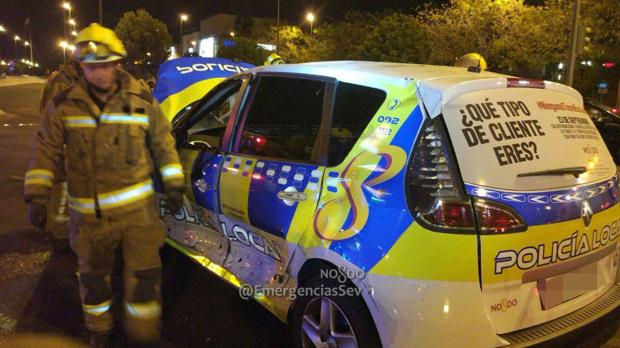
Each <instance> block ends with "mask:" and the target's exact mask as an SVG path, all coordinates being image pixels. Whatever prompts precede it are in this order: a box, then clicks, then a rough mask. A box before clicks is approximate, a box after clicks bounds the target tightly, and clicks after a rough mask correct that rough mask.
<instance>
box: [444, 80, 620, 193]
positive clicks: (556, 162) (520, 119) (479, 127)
mask: <svg viewBox="0 0 620 348" xmlns="http://www.w3.org/2000/svg"><path fill="white" fill-rule="evenodd" d="M443 117H444V120H445V123H446V125H447V128H448V132H449V134H450V138H451V141H452V144H453V147H454V151H455V153H456V156H457V159H458V162H459V166H460V170H461V174H462V176H463V181H465V182H468V183H472V184H477V185H481V186H487V187H495V188H501V189H508V190H516V191H523V190H526V191H527V190H542V189H549V188H557V187H568V186H574V185H577V184H586V183H590V182H596V181H601V180H605V179H608V178H609V177H611V176H613V175H614V173H615V171H616V168H615V165H614V163H613V161H612V159H611V156H610V155H609V152H608V150H607V148H606V147H605V144H604V142H603V140H602V138H601V136H600V134H599V132H598V131H597V129H596V127H595V126H594V124H593V123H592V120H590V117H588V114H587V113H586V112H585V110H584V109H583V105H582V104H581V101H580V100H577V99H575V98H574V97H571V96H570V95H567V94H564V93H561V92H559V91H555V90H548V89H535V88H502V89H489V90H480V91H476V92H471V93H467V94H464V95H461V96H459V97H457V98H455V99H453V100H452V101H450V102H449V103H448V104H447V105H446V106H445V107H444V113H443ZM568 168H581V169H585V170H586V171H585V172H584V173H583V174H580V175H578V176H575V175H570V174H564V175H548V174H545V175H540V174H537V175H532V176H526V175H524V174H527V173H530V174H531V173H537V172H541V171H555V170H559V169H564V170H566V169H568Z"/></svg>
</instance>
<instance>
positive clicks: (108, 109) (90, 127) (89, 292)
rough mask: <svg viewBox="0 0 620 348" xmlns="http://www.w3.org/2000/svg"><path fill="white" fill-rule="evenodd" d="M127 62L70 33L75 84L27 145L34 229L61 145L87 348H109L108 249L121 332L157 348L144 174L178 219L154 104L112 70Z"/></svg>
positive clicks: (154, 222)
mask: <svg viewBox="0 0 620 348" xmlns="http://www.w3.org/2000/svg"><path fill="white" fill-rule="evenodd" d="M125 56H126V51H125V48H124V47H123V44H122V42H121V41H120V40H119V39H118V38H117V37H116V35H115V34H114V32H113V31H112V30H110V29H108V28H104V27H102V26H100V25H98V24H91V25H90V26H88V27H87V28H85V29H83V30H81V31H80V32H79V33H78V36H77V40H76V58H77V60H78V61H79V65H80V67H81V70H82V76H81V77H80V78H79V80H78V81H77V82H76V83H74V84H73V85H72V86H71V87H70V88H68V89H67V90H65V91H63V92H62V93H60V94H58V95H56V96H55V97H54V98H53V99H52V100H51V101H50V102H48V103H47V105H46V107H45V111H44V113H43V120H42V123H41V127H40V129H39V131H38V132H37V134H36V136H35V138H34V141H33V146H32V147H33V149H32V150H33V155H32V158H31V161H30V163H29V169H28V172H27V173H26V180H25V200H26V202H27V203H28V204H29V209H28V216H29V219H30V222H31V223H32V224H33V225H35V226H36V227H39V228H41V227H43V226H44V225H45V220H46V207H45V205H46V204H47V203H48V201H49V197H50V187H51V186H52V183H53V180H54V170H55V168H56V167H57V164H58V160H59V158H60V157H61V154H62V151H63V145H65V144H66V152H65V154H66V175H67V184H68V192H69V197H68V201H69V216H70V226H71V228H70V232H69V235H70V242H71V247H72V248H73V250H74V251H75V253H76V254H77V256H78V274H79V285H80V296H81V299H82V307H83V312H84V320H85V326H86V328H87V329H88V330H89V332H90V341H91V345H93V346H108V345H110V342H111V331H112V328H113V318H112V313H111V310H110V309H111V304H112V303H111V300H112V293H111V290H110V273H111V270H112V264H113V259H114V250H115V249H116V248H117V247H118V246H120V247H121V249H122V250H123V258H124V265H125V269H124V273H123V275H124V277H123V278H124V284H125V286H124V301H123V304H122V305H123V308H124V313H125V320H124V323H125V331H126V333H127V336H128V338H129V339H130V340H131V341H132V342H135V343H136V344H139V345H148V344H157V343H158V342H159V340H160V335H159V322H160V313H161V305H160V302H159V287H160V282H161V260H160V257H159V249H160V247H161V246H162V245H163V242H164V236H165V232H164V226H163V223H162V221H161V220H160V219H159V214H158V212H157V209H156V202H155V197H154V189H153V182H152V180H151V174H152V172H153V169H152V168H156V169H157V170H158V171H159V173H160V175H161V177H162V181H163V183H164V186H165V193H166V196H167V199H166V205H167V207H168V209H169V210H170V212H171V213H175V212H177V211H178V210H179V209H180V207H181V205H182V200H183V198H182V197H183V194H182V192H183V191H182V188H183V172H182V168H181V165H180V164H179V157H178V154H177V152H176V150H175V147H174V139H173V138H172V136H171V134H170V124H169V123H168V121H167V120H166V118H165V117H164V116H163V114H162V112H161V110H160V109H159V105H158V104H157V102H156V101H155V100H154V99H153V97H152V96H151V93H150V91H148V90H145V89H144V88H143V87H142V85H141V84H139V83H138V82H137V80H135V79H134V78H133V77H132V76H131V75H129V74H128V73H126V72H125V71H123V70H121V69H120V67H119V61H120V60H121V59H123V58H124V57H125Z"/></svg>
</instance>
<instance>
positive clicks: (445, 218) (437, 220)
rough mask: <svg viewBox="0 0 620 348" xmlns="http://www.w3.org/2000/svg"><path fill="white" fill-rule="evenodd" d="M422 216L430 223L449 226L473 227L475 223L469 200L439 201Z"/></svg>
mask: <svg viewBox="0 0 620 348" xmlns="http://www.w3.org/2000/svg"><path fill="white" fill-rule="evenodd" d="M421 217H422V218H423V219H424V220H425V221H426V222H428V223H429V224H432V225H435V226H439V227H448V228H471V227H472V226H473V225H474V219H473V214H472V211H471V206H470V205H469V202H467V201H464V202H442V201H438V202H437V204H436V205H435V207H434V208H433V209H432V210H431V211H429V212H427V213H425V214H421Z"/></svg>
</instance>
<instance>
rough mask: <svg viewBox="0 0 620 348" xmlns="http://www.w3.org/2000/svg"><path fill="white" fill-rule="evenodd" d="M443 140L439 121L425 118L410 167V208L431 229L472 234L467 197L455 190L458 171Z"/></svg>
mask: <svg viewBox="0 0 620 348" xmlns="http://www.w3.org/2000/svg"><path fill="white" fill-rule="evenodd" d="M444 140H445V139H443V136H442V132H441V124H440V122H439V121H427V123H426V124H425V126H424V130H423V131H422V134H421V136H420V139H419V140H418V142H417V144H416V146H415V149H414V151H413V157H412V159H411V163H410V166H409V189H410V192H411V201H412V208H413V210H414V213H415V215H416V217H417V218H418V220H419V221H420V222H421V223H423V224H425V225H427V227H428V228H430V229H432V230H439V231H443V232H456V233H475V228H474V227H475V224H474V213H473V211H472V207H471V204H470V200H469V199H468V198H467V197H466V196H465V195H464V194H462V192H461V191H459V189H458V188H459V186H460V185H461V184H460V183H458V180H457V176H458V173H457V172H456V171H454V170H453V169H451V163H450V162H451V161H452V159H451V158H450V152H449V151H448V148H447V146H446V143H444Z"/></svg>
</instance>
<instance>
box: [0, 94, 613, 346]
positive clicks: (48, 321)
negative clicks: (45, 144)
mask: <svg viewBox="0 0 620 348" xmlns="http://www.w3.org/2000/svg"><path fill="white" fill-rule="evenodd" d="M41 88H42V84H40V83H38V84H24V85H14V86H10V87H2V84H1V83H0V346H2V341H1V339H2V338H6V337H12V336H15V335H20V334H24V333H50V334H56V335H63V336H66V337H71V338H74V339H76V340H82V341H84V340H85V337H84V336H83V322H82V319H81V307H80V301H79V297H78V292H77V280H76V277H75V258H74V256H73V255H72V253H70V252H55V251H53V248H52V239H51V236H50V234H49V233H44V232H41V231H38V230H36V229H34V228H31V227H30V225H29V224H28V222H27V219H26V205H25V204H24V203H23V202H22V189H23V181H22V178H23V175H24V173H25V171H26V167H27V160H28V154H29V151H28V147H29V144H30V140H31V138H32V136H33V135H34V133H35V132H36V130H37V127H38V117H39V116H38V112H37V107H38V99H39V96H40V93H41ZM162 259H163V261H164V277H163V279H164V280H163V284H162V295H163V300H164V302H163V313H164V314H163V334H164V337H165V339H166V341H167V344H166V347H288V346H290V338H289V337H290V335H289V332H288V329H287V327H286V326H285V325H284V324H283V323H281V322H280V321H278V320H277V319H275V317H273V316H271V314H270V313H269V312H267V311H266V310H264V309H263V308H262V307H261V306H260V305H258V304H257V303H255V302H253V301H245V300H242V299H241V298H240V297H239V296H238V293H237V290H235V289H234V288H232V287H231V286H229V285H228V284H226V283H225V282H224V281H222V280H220V279H218V278H216V277H215V276H213V275H212V274H211V273H209V272H208V271H205V270H203V269H201V268H200V267H198V266H197V265H196V264H194V263H193V262H192V261H189V260H188V259H186V258H185V257H183V256H182V255H180V254H179V253H178V252H177V251H175V250H173V249H171V248H164V250H163V251H162ZM618 317H620V311H618V310H616V311H615V312H613V313H611V314H610V315H608V316H606V317H604V318H603V319H601V320H599V321H598V322H597V323H596V324H595V325H592V326H590V327H588V328H586V329H582V330H578V331H577V332H575V333H573V334H571V335H570V336H568V337H565V338H563V339H561V340H557V341H554V342H551V343H548V344H545V345H544V346H545V347H580V348H586V347H588V348H590V347H605V348H612V347H613V348H620V329H619V328H618ZM118 331H119V332H120V330H118ZM447 334H449V333H447ZM115 339H116V343H117V346H118V347H122V346H124V345H125V343H124V342H125V341H124V338H123V337H122V335H119V336H118V337H116V338H115Z"/></svg>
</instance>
